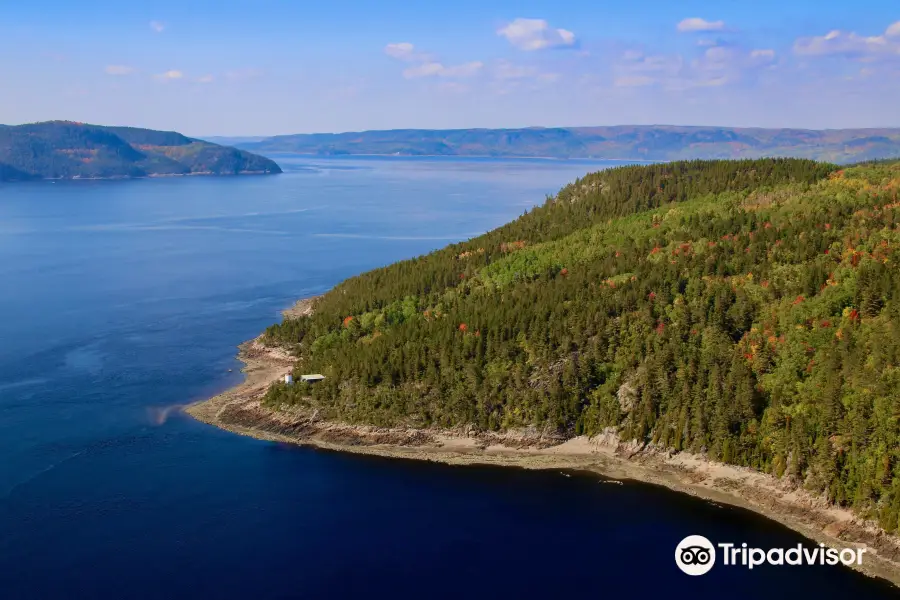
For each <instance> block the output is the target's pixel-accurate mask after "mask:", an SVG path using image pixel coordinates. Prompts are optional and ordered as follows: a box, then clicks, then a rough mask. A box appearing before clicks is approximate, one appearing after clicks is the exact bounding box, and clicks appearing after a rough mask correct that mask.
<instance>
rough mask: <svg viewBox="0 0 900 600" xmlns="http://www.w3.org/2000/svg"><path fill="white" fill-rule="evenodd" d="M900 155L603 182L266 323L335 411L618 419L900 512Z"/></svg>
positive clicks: (524, 422)
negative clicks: (313, 376) (897, 159)
mask: <svg viewBox="0 0 900 600" xmlns="http://www.w3.org/2000/svg"><path fill="white" fill-rule="evenodd" d="M898 192H900V163H893V164H891V163H876V164H868V165H860V166H853V167H850V168H846V169H839V168H838V167H835V166H833V165H828V164H820V163H815V162H811V161H805V160H784V159H766V160H755V161H735V162H731V161H716V162H703V161H695V162H680V163H671V164H663V165H654V166H639V167H634V166H629V167H621V168H615V169H610V170H607V171H601V172H599V173H594V174H590V175H587V176H585V177H584V178H583V179H580V180H578V181H576V182H574V183H572V184H571V185H568V186H566V187H565V188H564V189H562V190H561V191H560V192H559V194H557V195H556V196H555V197H553V198H549V199H548V200H547V201H546V203H545V204H544V205H543V206H541V207H539V208H535V209H534V210H532V211H530V212H528V213H526V214H525V215H523V216H522V217H520V218H519V219H517V220H515V221H513V222H512V223H509V224H508V225H505V226H503V227H500V228H499V229H496V230H494V231H491V232H489V233H487V234H485V235H483V236H480V237H477V238H474V239H472V240H469V241H467V242H463V243H459V244H454V245H452V246H449V247H447V248H444V249H442V250H439V251H436V252H433V253H431V254H428V255H426V256H422V257H419V258H416V259H412V260H407V261H403V262H399V263H396V264H394V265H391V266H388V267H386V268H381V269H377V270H374V271H371V272H368V273H364V274H362V275H360V276H357V277H354V278H351V279H349V280H347V281H345V282H343V283H341V284H340V285H338V286H337V287H335V288H334V289H333V290H332V291H331V292H329V293H328V294H326V295H325V296H324V297H323V298H322V299H321V300H320V301H319V302H318V303H317V305H316V309H315V312H314V314H313V315H312V316H310V317H303V318H299V319H290V320H286V321H285V322H283V323H282V324H280V325H275V326H272V327H271V328H269V329H268V330H267V333H266V337H265V339H266V340H267V342H268V343H287V344H290V345H293V346H295V347H296V349H297V351H298V353H299V355H300V356H301V357H302V358H301V359H300V360H299V363H298V366H297V372H302V373H310V372H312V373H323V374H325V375H326V376H327V379H325V380H324V381H323V382H321V383H319V384H316V385H314V386H308V385H306V384H297V385H294V386H290V387H288V386H284V385H283V384H277V385H275V386H273V387H272V388H271V389H270V390H269V393H268V395H267V398H266V402H267V403H269V405H270V406H279V405H282V404H284V403H288V404H292V405H296V406H299V407H305V408H307V409H309V410H318V411H319V414H320V415H322V416H324V417H326V418H330V419H333V420H339V421H347V422H354V423H373V424H378V425H406V426H413V427H429V426H432V427H452V426H456V425H459V424H473V425H475V426H476V427H478V428H481V429H483V430H507V429H513V428H521V427H529V426H531V427H537V428H543V429H549V430H552V431H555V432H559V433H562V434H563V435H565V436H575V435H578V434H589V435H590V434H596V433H598V432H601V431H603V430H604V429H605V428H609V427H613V428H615V429H616V430H617V431H618V432H619V433H620V435H621V436H623V437H624V438H626V439H637V440H641V441H644V442H652V443H655V444H658V445H660V446H663V447H670V448H673V449H676V450H690V451H693V452H697V453H703V454H706V455H707V456H708V457H710V458H711V459H715V460H720V461H725V462H728V463H734V464H739V465H747V466H750V467H753V468H755V469H759V470H761V471H765V472H768V473H772V474H774V475H776V476H779V477H790V478H792V479H794V480H796V481H798V482H801V483H803V484H804V485H806V486H808V487H809V488H810V489H812V490H817V491H824V492H825V493H827V495H828V497H829V498H831V499H832V500H833V501H835V502H837V503H840V504H842V505H849V506H852V507H854V508H856V509H858V510H860V511H862V512H863V513H864V514H868V515H870V516H872V517H875V518H877V519H879V520H880V522H881V524H882V525H883V526H884V528H885V529H887V530H888V531H895V530H897V528H898V518H900V269H898V259H900V251H898V249H900V201H898Z"/></svg>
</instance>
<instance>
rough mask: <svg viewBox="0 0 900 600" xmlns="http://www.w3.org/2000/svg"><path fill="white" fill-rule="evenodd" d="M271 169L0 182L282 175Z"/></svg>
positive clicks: (8, 181)
mask: <svg viewBox="0 0 900 600" xmlns="http://www.w3.org/2000/svg"><path fill="white" fill-rule="evenodd" d="M280 174H281V173H272V172H269V171H241V172H239V173H214V172H212V171H198V172H196V173H149V174H147V175H138V176H134V177H132V176H128V175H113V176H111V177H79V176H76V177H35V178H31V179H3V180H0V183H35V182H41V181H52V182H56V181H128V180H131V179H167V178H170V177H238V176H241V175H280Z"/></svg>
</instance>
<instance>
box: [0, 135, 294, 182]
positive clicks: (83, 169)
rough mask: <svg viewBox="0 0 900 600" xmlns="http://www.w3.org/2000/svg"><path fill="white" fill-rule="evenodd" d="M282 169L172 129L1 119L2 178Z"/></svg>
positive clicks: (247, 153) (122, 176)
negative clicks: (3, 121)
mask: <svg viewBox="0 0 900 600" xmlns="http://www.w3.org/2000/svg"><path fill="white" fill-rule="evenodd" d="M272 173H281V168H280V167H279V166H278V165H277V164H276V163H275V162H274V161H272V160H270V159H268V158H265V157H262V156H259V155H256V154H252V153H250V152H247V151H245V150H238V149H236V148H231V147H228V146H219V145H217V144H212V143H210V142H205V141H202V140H196V139H192V138H189V137H185V136H183V135H181V134H180V133H175V132H171V131H154V130H151V129H138V128H134V127H103V126H100V125H88V124H85V123H74V122H71V121H49V122H45V123H33V124H28V125H16V126H9V125H0V182H2V181H22V180H32V179H120V178H130V177H160V176H173V175H239V174H272Z"/></svg>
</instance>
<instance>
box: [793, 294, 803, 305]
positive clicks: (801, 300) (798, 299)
mask: <svg viewBox="0 0 900 600" xmlns="http://www.w3.org/2000/svg"><path fill="white" fill-rule="evenodd" d="M804 300H806V298H804V297H803V296H797V297H796V298H795V299H794V301H793V302H792V303H791V304H793V305H794V306H797V305H798V304H800V303H801V302H803V301H804Z"/></svg>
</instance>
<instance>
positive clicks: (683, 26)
mask: <svg viewBox="0 0 900 600" xmlns="http://www.w3.org/2000/svg"><path fill="white" fill-rule="evenodd" d="M676 27H677V29H678V31H681V32H688V31H722V30H723V29H725V21H707V20H706V19H701V18H700V17H690V18H687V19H683V20H682V21H681V22H679V23H678V25H676Z"/></svg>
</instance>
